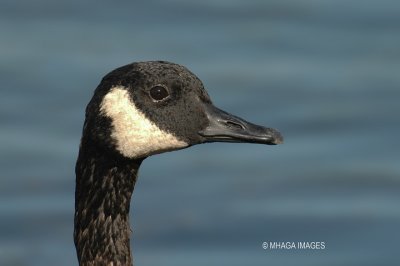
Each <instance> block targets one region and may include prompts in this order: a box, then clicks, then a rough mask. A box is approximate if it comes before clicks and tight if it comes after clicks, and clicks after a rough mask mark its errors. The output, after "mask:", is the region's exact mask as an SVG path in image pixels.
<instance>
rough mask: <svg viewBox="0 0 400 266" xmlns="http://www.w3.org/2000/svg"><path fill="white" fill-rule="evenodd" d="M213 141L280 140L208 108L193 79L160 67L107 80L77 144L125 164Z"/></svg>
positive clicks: (145, 66) (118, 72) (125, 71)
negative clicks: (111, 154) (112, 153)
mask: <svg viewBox="0 0 400 266" xmlns="http://www.w3.org/2000/svg"><path fill="white" fill-rule="evenodd" d="M216 141H225V142H253V143H263V144H278V143H281V142H282V136H281V135H280V133H279V132H278V131H276V130H274V129H271V128H264V127H261V126H257V125H254V124H251V123H248V122H246V121H244V120H243V119H240V118H238V117H236V116H233V115H231V114H228V113H226V112H224V111H221V110H219V109H218V108H216V107H214V106H213V104H212V102H211V100H210V97H209V96H208V94H207V92H206V91H205V89H204V86H203V84H202V82H201V81H200V79H199V78H197V77H196V76H195V75H194V74H193V73H191V72H190V71H189V70H188V69H186V68H185V67H183V66H180V65H177V64H173V63H169V62H163V61H150V62H139V63H133V64H129V65H126V66H123V67H120V68H117V69H115V70H114V71H112V72H110V73H109V74H107V75H106V76H105V77H104V78H103V80H102V81H101V83H100V85H99V86H98V87H97V89H96V91H95V93H94V96H93V98H92V100H91V102H90V103H89V105H88V107H87V109H86V121H85V127H84V136H83V139H82V142H83V144H84V142H87V143H89V144H90V145H91V146H98V147H103V148H106V149H108V150H109V151H116V152H117V153H119V154H121V155H122V156H124V157H127V158H145V157H147V156H149V155H152V154H156V153H161V152H165V151H171V150H176V149H182V148H185V147H188V146H191V145H195V144H199V143H205V142H216Z"/></svg>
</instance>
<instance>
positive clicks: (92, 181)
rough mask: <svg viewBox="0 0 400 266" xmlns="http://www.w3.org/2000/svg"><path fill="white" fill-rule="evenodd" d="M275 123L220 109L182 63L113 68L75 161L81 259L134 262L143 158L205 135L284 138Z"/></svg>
mask: <svg viewBox="0 0 400 266" xmlns="http://www.w3.org/2000/svg"><path fill="white" fill-rule="evenodd" d="M282 141H283V138H282V136H281V134H280V133H279V132H278V131H276V130H275V129H272V128H265V127H262V126H258V125H254V124H251V123H249V122H246V121H245V120H243V119H241V118H239V117H236V116H233V115H231V114H229V113H226V112H224V111H222V110H220V109H218V108H216V107H215V106H214V105H213V104H212V102H211V100H210V97H209V96H208V94H207V92H206V91H205V89H204V87H203V84H202V82H201V81H200V79H199V78H197V77H196V76H195V75H194V74H193V73H191V72H190V71H189V70H188V69H186V68H185V67H183V66H180V65H177V64H173V63H170V62H164V61H151V62H139V63H132V64H129V65H126V66H123V67H120V68H117V69H115V70H113V71H111V72H110V73H109V74H107V75H106V76H105V77H104V78H103V79H102V81H101V83H100V84H99V86H98V87H97V88H96V90H95V92H94V95H93V97H92V99H91V101H90V102H89V104H88V106H87V108H86V119H85V123H84V127H83V134H82V139H81V144H80V149H79V156H78V160H77V163H76V168H75V172H76V191H75V228H74V242H75V246H76V250H77V255H78V260H79V264H80V265H96V266H98V265H113V266H116V265H132V257H131V251H130V245H129V241H130V232H131V230H130V227H129V206H130V201H131V196H132V192H133V188H134V186H135V182H136V178H137V173H138V169H139V166H140V164H141V162H142V161H143V160H144V159H145V158H147V157H148V156H150V155H153V154H157V153H162V152H167V151H173V150H178V149H183V148H187V147H189V146H192V145H195V144H200V143H206V142H251V143H261V144H271V145H272V144H279V143H282Z"/></svg>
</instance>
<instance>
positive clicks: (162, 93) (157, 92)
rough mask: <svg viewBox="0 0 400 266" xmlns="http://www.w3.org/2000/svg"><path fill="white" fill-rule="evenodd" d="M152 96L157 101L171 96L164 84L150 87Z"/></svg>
mask: <svg viewBox="0 0 400 266" xmlns="http://www.w3.org/2000/svg"><path fill="white" fill-rule="evenodd" d="M150 96H151V98H153V99H154V100H156V101H161V100H164V99H165V98H167V97H168V96H169V92H168V90H167V89H166V88H164V87H163V86H155V87H153V88H151V89H150Z"/></svg>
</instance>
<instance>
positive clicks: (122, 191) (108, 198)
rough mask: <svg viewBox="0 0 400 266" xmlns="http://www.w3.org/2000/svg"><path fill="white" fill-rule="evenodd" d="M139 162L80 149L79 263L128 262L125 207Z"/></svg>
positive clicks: (77, 195)
mask: <svg viewBox="0 0 400 266" xmlns="http://www.w3.org/2000/svg"><path fill="white" fill-rule="evenodd" d="M105 154H106V155H105ZM141 162H142V160H127V159H124V158H122V157H121V156H118V155H110V154H109V153H108V154H107V153H104V152H99V151H96V150H93V149H92V150H91V151H85V149H84V148H81V150H80V152H79V157H78V161H77V163H76V168H75V172H76V191H75V228H74V241H75V246H76V251H77V255H78V260H79V265H85V266H86V265H113V266H116V265H132V257H131V251H130V233H131V229H130V226H129V207H130V201H131V196H132V192H133V188H134V186H135V182H136V178H137V173H138V169H139V166H140V164H141Z"/></svg>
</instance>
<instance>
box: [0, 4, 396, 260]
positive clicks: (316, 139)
mask: <svg viewBox="0 0 400 266" xmlns="http://www.w3.org/2000/svg"><path fill="white" fill-rule="evenodd" d="M399 13H400V2H399V1H394V0H393V1H391V0H382V1H369V0H350V1H349V0H347V1H345V0H326V1H313V0H279V1H278V0H273V1H272V0H271V1H224V0H219V1H215V0H214V1H211V0H207V1H183V0H171V1H156V0H153V1H146V2H142V3H133V1H118V2H111V1H98V0H97V1H94V0H91V1H76V0H70V1H49V0H38V1H11V0H3V1H1V3H0V33H1V34H0V81H1V86H0V96H1V97H0V122H1V130H0V156H1V157H0V169H1V177H0V265H34V266H36V265H41V266H42V265H60V266H63V265H77V260H76V256H75V250H74V245H73V240H72V231H73V208H74V198H73V197H74V181H75V176H74V164H75V160H76V155H77V151H78V145H79V138H80V134H81V129H82V124H83V119H84V108H85V106H86V104H87V102H88V101H89V99H90V97H91V95H92V93H93V90H94V88H95V87H96V86H97V84H98V83H99V81H100V79H101V77H102V76H103V75H104V74H106V73H107V72H108V71H110V70H112V69H113V68H116V67H118V66H121V65H124V64H127V63H130V62H132V61H141V60H153V59H163V60H169V61H173V62H177V63H180V64H183V65H186V66H187V67H188V68H189V69H191V70H192V71H193V72H194V73H196V74H197V75H198V76H199V77H200V78H201V79H202V80H203V82H204V84H205V85H206V87H207V89H208V92H209V94H210V95H211V96H212V98H213V100H214V102H215V104H216V105H218V106H219V107H220V108H222V109H225V110H227V111H230V112H232V113H235V114H237V115H239V116H242V117H244V118H246V119H248V120H250V121H253V122H256V123H259V124H264V125H268V126H272V127H276V128H278V129H280V131H282V132H283V134H284V136H285V144H284V145H279V146H274V147H270V146H262V145H234V144H207V145H201V146H197V147H193V148H190V149H187V150H182V151H179V152H174V153H168V154H163V155H159V156H155V157H153V158H149V159H148V160H146V161H145V162H144V164H143V167H142V168H141V175H140V178H139V181H138V183H137V185H136V188H135V193H134V197H133V203H132V215H131V221H132V227H133V231H134V235H133V238H134V239H133V250H134V256H135V262H136V264H137V265H164V266H166V265H171V266H172V265H173V266H181V265H182V266H183V265H193V266H196V265H202V266H203V265H211V266H213V265H215V266H217V265H218V266H219V265H297V266H301V265H307V266H310V265H318V266H319V265H333V266H335V265H351V266H353V265H360V266H361V265H362V266H365V265H393V266H394V265H400V256H399V255H398V254H399V253H398V245H399V242H400V231H399V224H400V210H399V204H400V193H399V192H400V163H399V159H400V152H399V151H400V141H399V135H400V123H399V122H400V120H399V114H400V104H399V100H400V75H399V70H400V48H399V47H400V34H399V33H400V16H399ZM264 241H279V242H282V241H296V242H297V241H323V242H325V245H326V248H325V249H324V250H263V249H262V247H261V245H262V243H263V242H264Z"/></svg>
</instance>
